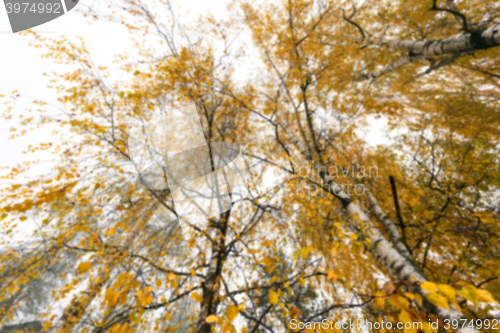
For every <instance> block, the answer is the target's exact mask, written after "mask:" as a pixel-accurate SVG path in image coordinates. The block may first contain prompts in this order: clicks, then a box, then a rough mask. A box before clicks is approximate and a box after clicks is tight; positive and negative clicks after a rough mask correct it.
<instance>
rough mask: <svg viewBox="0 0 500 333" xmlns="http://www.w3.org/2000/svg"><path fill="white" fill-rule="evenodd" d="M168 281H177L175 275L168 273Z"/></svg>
mask: <svg viewBox="0 0 500 333" xmlns="http://www.w3.org/2000/svg"><path fill="white" fill-rule="evenodd" d="M167 280H168V281H174V280H175V274H174V273H172V272H170V273H168V275H167Z"/></svg>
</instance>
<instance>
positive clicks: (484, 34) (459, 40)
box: [370, 24, 500, 57]
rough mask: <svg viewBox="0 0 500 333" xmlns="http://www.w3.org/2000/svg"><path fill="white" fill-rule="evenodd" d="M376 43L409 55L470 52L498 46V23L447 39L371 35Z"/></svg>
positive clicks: (499, 30)
mask: <svg viewBox="0 0 500 333" xmlns="http://www.w3.org/2000/svg"><path fill="white" fill-rule="evenodd" d="M370 41H371V42H372V43H373V44H377V45H386V46H388V47H390V48H393V49H396V50H404V51H408V52H409V53H410V54H411V55H422V56H425V57H434V56H439V55H443V54H451V53H461V52H470V51H476V50H482V49H487V48H490V47H495V46H500V24H498V25H495V26H492V27H489V28H487V29H485V30H482V31H478V32H475V33H464V34H461V35H458V36H454V37H451V38H447V39H439V40H434V41H413V40H405V39H391V38H377V37H371V38H370Z"/></svg>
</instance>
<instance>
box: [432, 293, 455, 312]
mask: <svg viewBox="0 0 500 333" xmlns="http://www.w3.org/2000/svg"><path fill="white" fill-rule="evenodd" d="M427 299H428V300H429V302H431V303H432V304H434V305H435V306H438V307H440V308H444V309H447V310H450V306H449V305H448V299H447V298H446V297H444V296H441V295H439V294H429V295H427Z"/></svg>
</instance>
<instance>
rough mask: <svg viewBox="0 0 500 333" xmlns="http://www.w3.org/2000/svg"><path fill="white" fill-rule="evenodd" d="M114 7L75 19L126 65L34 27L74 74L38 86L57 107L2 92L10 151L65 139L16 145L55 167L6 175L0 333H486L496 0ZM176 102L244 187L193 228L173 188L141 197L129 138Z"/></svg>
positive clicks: (118, 0)
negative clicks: (344, 331)
mask: <svg viewBox="0 0 500 333" xmlns="http://www.w3.org/2000/svg"><path fill="white" fill-rule="evenodd" d="M108 2H109V6H106V7H102V6H99V5H95V6H93V5H89V6H87V7H83V5H82V6H81V7H82V8H83V9H82V13H83V14H84V15H87V16H88V17H89V18H92V19H94V20H102V21H111V22H115V23H117V24H121V25H124V26H126V27H127V28H128V30H129V32H130V35H131V37H132V38H134V40H135V41H136V43H135V47H136V48H137V55H135V56H127V55H120V56H118V57H117V60H116V62H117V63H118V64H119V65H120V73H116V71H113V70H110V69H109V66H108V65H109V64H96V63H95V62H94V61H93V60H92V55H91V52H90V51H89V49H88V48H87V47H86V44H85V41H84V40H80V41H74V40H70V39H65V38H61V39H51V38H46V37H43V36H40V35H37V34H36V33H33V32H30V33H29V37H27V38H31V39H32V43H33V45H34V46H35V47H37V48H40V49H41V50H43V52H44V57H47V58H49V59H52V60H53V61H54V62H56V63H58V64H60V65H61V66H67V67H65V70H64V71H62V73H51V74H48V77H49V78H50V81H49V80H47V83H48V84H50V85H51V86H52V87H53V89H55V90H56V91H57V92H58V95H59V103H60V106H59V107H54V106H51V105H48V104H47V103H46V102H45V101H43V100H42V99H40V100H35V101H33V102H34V105H35V106H34V107H33V108H32V109H31V110H27V111H23V112H20V111H19V110H20V108H19V106H18V100H19V98H21V97H19V95H18V94H17V93H14V94H12V95H8V96H1V97H2V99H3V100H4V101H5V103H4V104H3V108H2V115H3V117H4V118H5V119H18V126H17V127H16V128H13V129H12V138H13V139H15V138H16V137H18V136H22V135H24V134H25V133H26V132H27V131H31V130H36V129H37V128H50V129H53V130H54V132H55V133H58V134H59V136H60V137H61V139H60V140H57V142H55V143H53V142H51V141H50V140H49V139H47V142H43V141H41V142H38V143H33V145H31V146H30V147H29V149H28V151H27V152H28V153H35V152H38V151H43V152H46V154H50V153H52V154H54V156H56V157H57V158H58V161H60V162H58V163H57V165H56V166H55V167H54V168H53V170H51V172H50V173H47V174H44V175H42V176H41V177H39V178H36V179H33V180H30V181H27V182H19V179H21V176H22V175H23V174H25V173H26V172H28V171H30V170H31V169H33V168H36V167H37V164H36V161H33V162H32V163H26V164H24V165H19V166H17V167H14V168H11V169H9V170H8V171H7V172H4V175H3V178H4V179H7V180H11V181H12V182H13V185H11V186H8V187H4V188H3V189H2V191H1V194H0V195H1V198H2V200H1V204H0V220H1V231H0V232H1V233H2V242H1V246H0V258H1V265H0V286H1V291H0V324H2V325H3V326H4V328H3V330H2V332H4V331H5V332H11V331H14V329H15V330H17V331H18V332H19V331H20V332H29V331H30V330H31V331H47V332H61V333H62V332H82V333H83V332H93V333H98V332H115V333H118V332H120V333H125V332H126V333H129V332H196V333H209V332H252V333H254V332H285V331H287V332H288V331H294V332H298V331H299V329H295V328H293V327H291V326H290V320H291V319H296V320H299V321H302V322H312V321H317V322H321V321H322V320H323V319H332V320H335V321H348V320H349V319H353V318H363V319H366V320H369V321H372V322H376V321H379V322H380V321H382V320H384V321H386V322H391V323H396V322H421V323H423V326H422V329H421V330H419V331H422V332H426V333H430V332H438V329H436V328H435V327H431V326H429V325H428V323H429V321H432V322H434V321H436V320H437V321H438V322H439V331H440V332H441V331H443V332H444V331H447V332H455V331H456V332H460V333H472V332H479V331H481V332H495V331H496V330H497V329H498V326H497V328H495V327H494V326H493V324H491V325H490V324H488V327H486V325H485V322H486V320H488V322H491V323H493V320H495V319H496V320H497V322H498V318H499V317H498V314H499V310H500V307H499V304H498V302H499V301H500V280H499V278H498V277H499V275H500V248H499V245H500V244H499V239H500V215H499V214H500V213H499V212H500V211H499V201H498V194H499V190H500V164H499V157H498V156H499V153H500V147H499V145H498V142H499V140H500V131H499V126H500V104H499V99H500V80H499V79H500V74H499V68H500V48H499V47H498V46H500V18H499V17H500V6H499V4H498V3H497V2H495V1H490V0H486V1H485V0H482V1H479V0H467V1H466V0H459V1H453V0H398V1H381V2H380V1H372V0H365V1H347V0H337V1H333V0H287V1H285V0H283V1H252V2H250V1H245V0H235V1H234V2H233V3H231V5H230V8H229V13H230V15H229V16H230V17H229V18H228V19H217V18H214V17H213V16H210V15H205V16H202V17H200V18H199V19H198V20H197V21H196V22H195V23H190V24H184V23H183V18H182V17H180V16H177V15H176V8H175V4H174V3H171V2H170V1H169V0H110V1H108ZM108 2H107V4H108ZM251 62H253V63H252V64H253V65H250V63H251ZM186 104H189V105H194V106H196V110H197V112H198V115H199V118H200V121H201V125H202V128H203V132H204V135H205V138H206V140H207V142H210V141H212V142H232V143H238V144H239V145H240V146H241V147H242V150H243V154H244V158H245V161H246V165H247V171H248V174H249V180H250V181H249V184H248V187H249V195H248V196H247V197H246V198H245V199H242V200H238V201H236V202H234V205H233V208H232V209H231V210H229V211H227V212H225V213H223V214H221V215H220V216H217V217H215V218H211V219H209V220H208V221H207V223H206V224H204V225H201V226H200V225H198V224H195V223H190V221H189V220H186V221H183V220H179V219H178V218H177V216H178V214H177V212H176V207H175V205H174V203H173V200H172V196H171V193H170V191H169V189H166V190H155V189H148V188H144V187H141V186H139V185H140V184H138V182H136V179H135V177H136V176H135V173H134V168H133V167H132V163H131V156H130V151H129V147H128V144H127V143H128V142H129V141H128V139H129V136H130V133H131V132H130V128H131V127H130V124H131V122H132V121H133V120H134V119H136V120H137V119H141V120H145V121H147V120H149V119H153V117H154V116H155V115H158V114H159V113H161V112H163V111H165V110H167V109H170V108H174V107H180V106H182V105H186ZM381 122H382V123H384V124H385V125H377V124H380V123H381ZM373 124H376V125H373ZM367 131H371V132H373V131H375V132H376V134H377V135H378V137H382V136H385V137H387V140H385V141H384V143H373V142H371V141H370V140H371V139H370V137H369V136H367V135H366V133H367ZM14 142H15V141H14ZM33 222H34V224H35V225H36V226H37V227H36V228H35V229H34V230H32V233H31V235H30V237H24V236H23V237H21V236H20V235H21V233H20V230H21V229H23V228H25V227H24V226H26V225H28V223H30V224H31V225H32V224H33ZM453 320H457V321H458V322H459V325H458V326H455V327H450V326H449V323H450V322H452V321H453ZM461 320H462V321H461ZM464 320H466V325H462V323H463V322H464ZM471 322H472V323H473V324H472V325H471ZM447 323H448V326H447ZM479 323H482V324H481V326H479ZM499 326H500V324H499ZM354 331H356V330H354ZM359 331H361V330H359ZM380 331H385V332H403V330H398V329H396V328H395V327H393V329H387V330H380ZM303 332H341V330H340V329H338V328H331V329H330V328H328V329H323V328H321V329H316V330H314V329H305V330H303ZM404 332H406V333H410V332H411V333H414V332H417V329H413V328H411V329H407V328H405V329H404Z"/></svg>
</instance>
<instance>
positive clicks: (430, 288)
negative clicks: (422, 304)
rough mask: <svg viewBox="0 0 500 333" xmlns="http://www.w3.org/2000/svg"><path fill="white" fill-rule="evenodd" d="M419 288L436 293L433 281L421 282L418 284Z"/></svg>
mask: <svg viewBox="0 0 500 333" xmlns="http://www.w3.org/2000/svg"><path fill="white" fill-rule="evenodd" d="M420 288H422V289H423V290H425V291H427V292H428V293H431V294H435V293H437V289H438V287H437V286H436V284H435V283H433V282H423V283H421V284H420Z"/></svg>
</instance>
